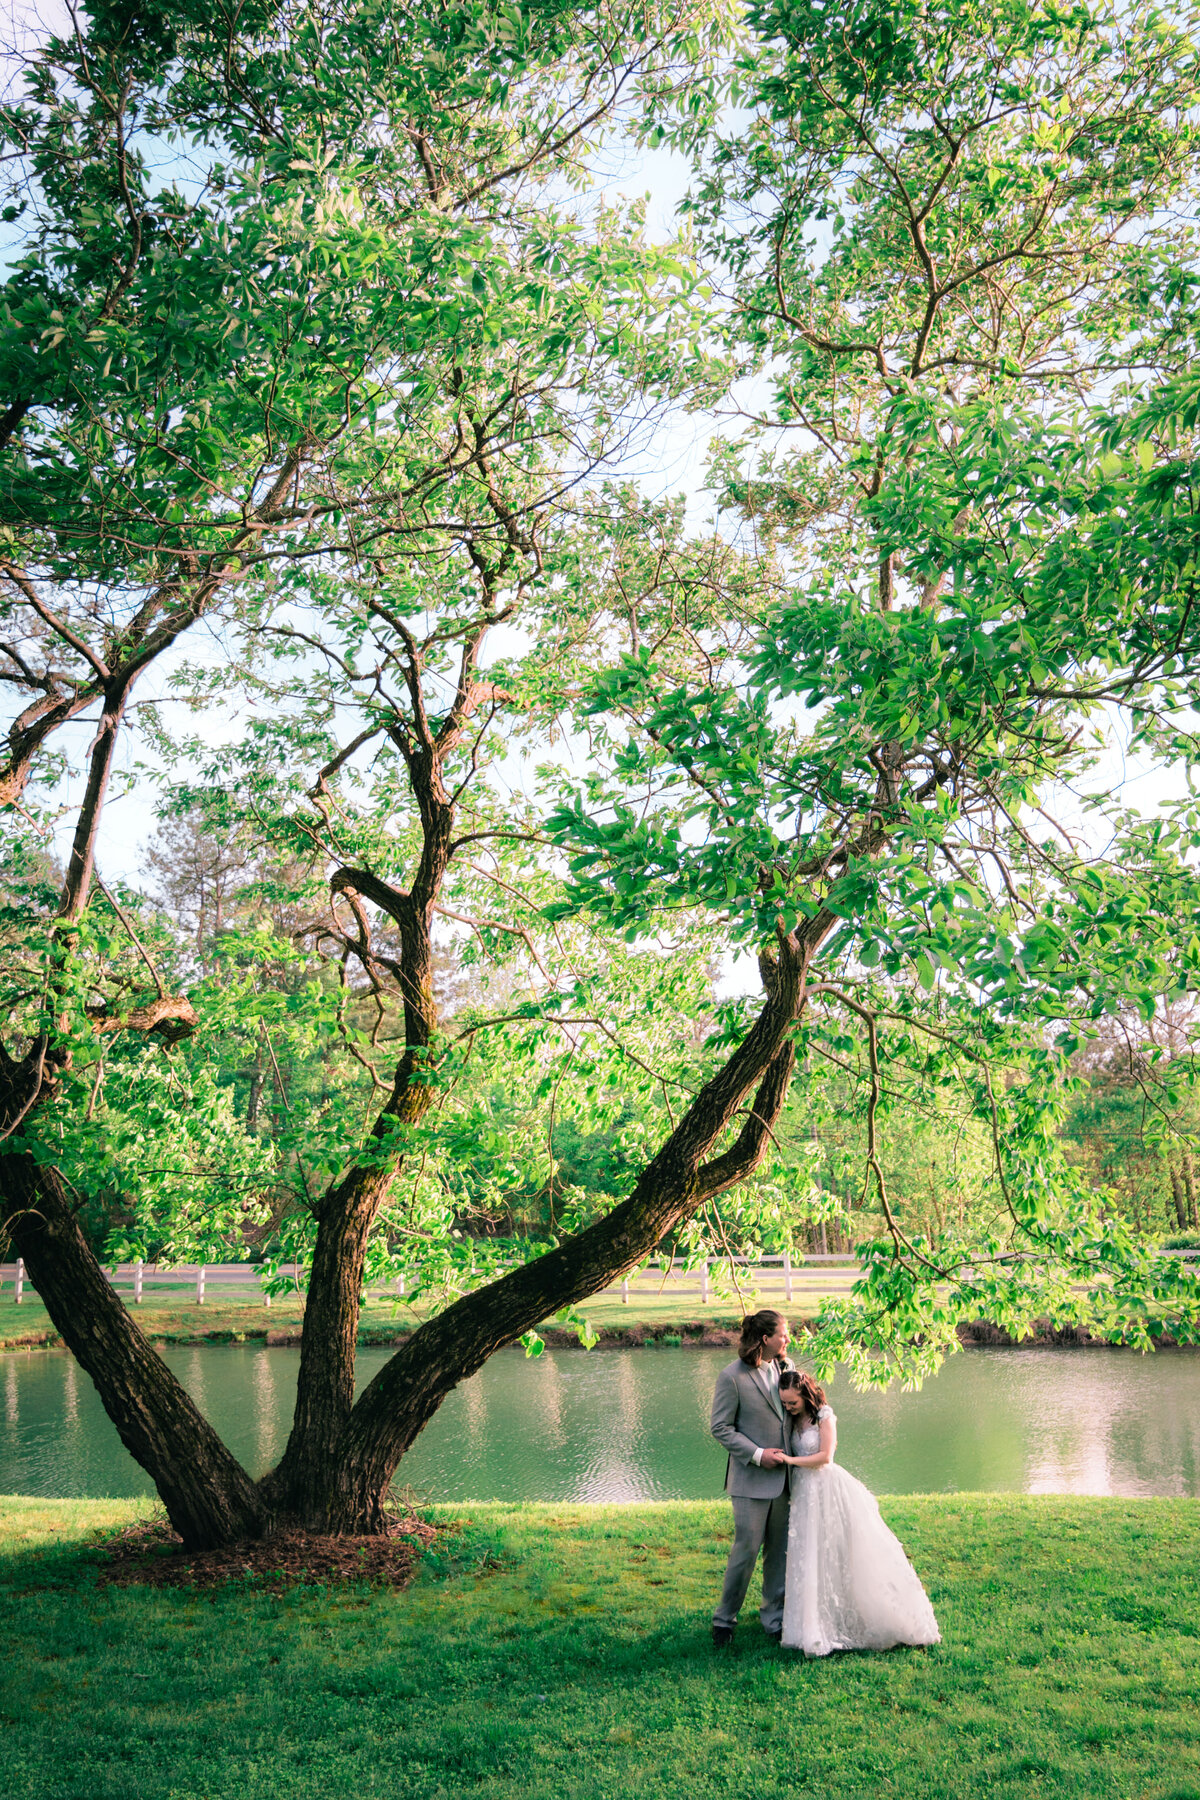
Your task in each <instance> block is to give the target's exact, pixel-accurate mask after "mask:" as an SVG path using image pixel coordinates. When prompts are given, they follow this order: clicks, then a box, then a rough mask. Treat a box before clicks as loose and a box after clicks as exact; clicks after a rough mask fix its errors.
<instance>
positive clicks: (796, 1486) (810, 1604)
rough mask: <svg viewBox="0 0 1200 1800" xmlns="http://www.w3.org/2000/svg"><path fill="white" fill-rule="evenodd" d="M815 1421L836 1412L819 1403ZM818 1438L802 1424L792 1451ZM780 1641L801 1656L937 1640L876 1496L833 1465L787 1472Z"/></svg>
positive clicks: (803, 1450)
mask: <svg viewBox="0 0 1200 1800" xmlns="http://www.w3.org/2000/svg"><path fill="white" fill-rule="evenodd" d="M819 1417H820V1418H822V1419H825V1418H828V1419H830V1420H832V1419H833V1413H832V1412H831V1411H830V1409H829V1407H827V1406H823V1407H822V1408H821V1411H820V1414H819ZM835 1422H836V1421H835ZM820 1436H821V1434H820V1428H819V1426H818V1425H806V1426H805V1427H804V1430H803V1431H802V1432H801V1433H800V1434H799V1436H798V1437H797V1438H796V1440H795V1442H794V1443H793V1446H792V1448H793V1453H794V1454H795V1455H796V1456H813V1455H815V1453H816V1452H817V1451H818V1450H819V1449H820V1447H821V1444H820ZM782 1642H783V1643H784V1644H785V1645H787V1646H790V1647H791V1648H792V1649H794V1650H803V1652H804V1654H805V1655H806V1656H828V1655H829V1653H830V1651H831V1650H890V1649H892V1647H893V1646H894V1645H896V1644H937V1643H940V1642H941V1633H940V1632H939V1630H938V1626H937V1620H936V1619H935V1618H934V1616H933V1608H932V1606H930V1604H929V1600H928V1598H927V1596H926V1593H925V1590H924V1588H923V1587H922V1586H921V1583H920V1581H919V1580H918V1578H917V1573H916V1570H915V1569H914V1568H913V1566H912V1564H911V1563H910V1562H909V1560H908V1558H907V1556H905V1554H904V1550H903V1547H902V1546H901V1544H900V1541H899V1539H898V1538H896V1537H894V1536H893V1534H892V1533H891V1532H890V1531H889V1530H888V1528H887V1526H886V1525H885V1524H884V1522H883V1519H882V1518H881V1517H880V1513H879V1507H878V1505H877V1503H876V1500H875V1496H874V1495H873V1494H872V1493H871V1492H870V1491H869V1490H868V1489H867V1488H865V1487H864V1486H863V1484H862V1482H861V1481H856V1480H855V1478H854V1476H853V1475H850V1474H848V1473H847V1472H846V1470H845V1469H840V1468H839V1467H838V1465H837V1463H836V1462H830V1463H825V1464H824V1465H823V1466H821V1467H818V1468H815V1469H793V1470H792V1503H791V1523H790V1525H789V1528H788V1547H787V1586H786V1588H785V1590H784V1600H783V1638H782Z"/></svg>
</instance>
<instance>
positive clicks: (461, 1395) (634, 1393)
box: [0, 1345, 1200, 1501]
mask: <svg viewBox="0 0 1200 1800" xmlns="http://www.w3.org/2000/svg"><path fill="white" fill-rule="evenodd" d="M388 1354H389V1352H388V1351H386V1350H370V1351H364V1352H363V1353H362V1355H361V1356H360V1359H359V1370H358V1374H359V1381H360V1384H361V1383H363V1382H365V1381H368V1380H369V1379H370V1378H371V1377H372V1376H373V1375H374V1374H375V1372H376V1370H377V1369H378V1368H379V1367H380V1366H381V1364H382V1363H383V1362H384V1361H385V1360H386V1358H387V1356H388ZM728 1355H729V1353H728V1351H722V1350H686V1351H685V1350H670V1349H661V1350H596V1351H593V1352H592V1353H591V1354H585V1353H584V1352H582V1351H578V1350H561V1351H553V1350H548V1351H547V1352H546V1353H545V1354H544V1355H543V1356H541V1357H539V1358H537V1359H535V1360H527V1359H526V1358H525V1357H524V1356H523V1355H522V1354H521V1352H520V1351H505V1352H503V1353H502V1354H501V1355H499V1356H497V1357H493V1359H492V1361H491V1362H490V1363H488V1364H487V1365H486V1367H485V1368H484V1369H482V1370H481V1371H480V1373H479V1374H478V1375H476V1376H475V1377H474V1378H473V1379H472V1380H471V1381H468V1382H465V1383H464V1384H463V1386H462V1387H461V1388H460V1389H459V1390H458V1391H457V1392H456V1393H454V1394H452V1395H451V1396H450V1398H449V1400H448V1401H447V1402H446V1404H445V1405H444V1406H443V1407H442V1409H441V1411H440V1412H439V1413H438V1414H437V1416H436V1417H435V1418H434V1419H433V1421H432V1422H431V1423H430V1424H429V1425H428V1426H427V1427H426V1429H425V1431H424V1432H423V1433H422V1435H421V1437H420V1438H419V1439H418V1441H417V1443H416V1445H415V1446H414V1448H413V1450H412V1451H411V1453H410V1454H409V1456H408V1457H406V1458H405V1461H404V1463H403V1464H402V1466H401V1470H400V1478H401V1480H402V1481H403V1482H405V1483H406V1484H408V1485H409V1486H410V1487H411V1488H413V1489H414V1490H415V1491H416V1492H417V1493H419V1494H421V1495H422V1496H425V1497H428V1498H430V1499H439V1500H462V1499H500V1500H517V1499H536V1500H585V1501H592V1500H641V1499H670V1498H685V1499H691V1498H703V1497H707V1496H711V1495H715V1494H718V1493H719V1492H720V1490H721V1483H722V1479H723V1475H724V1467H725V1459H724V1456H723V1454H722V1452H721V1451H720V1450H719V1449H718V1448H717V1446H716V1445H715V1444H714V1443H713V1441H712V1439H711V1438H710V1437H709V1435H708V1408H709V1402H710V1399H711V1395H712V1388H713V1383H714V1381H715V1380H716V1376H717V1372H718V1370H719V1369H720V1368H721V1367H722V1365H723V1364H724V1363H725V1362H726V1361H727V1360H728ZM165 1357H166V1360H167V1362H168V1363H169V1364H170V1365H171V1367H172V1368H173V1369H174V1370H175V1373H176V1374H177V1375H178V1376H179V1377H180V1379H181V1380H182V1381H183V1382H184V1383H185V1385H186V1386H187V1387H188V1389H189V1391H190V1392H191V1393H192V1394H193V1395H194V1396H195V1397H196V1399H197V1401H198V1403H199V1404H200V1405H201V1406H202V1407H203V1409H204V1410H205V1412H206V1413H207V1414H208V1416H209V1418H210V1419H211V1420H212V1422H213V1424H214V1425H215V1427H216V1429H217V1430H218V1431H219V1432H220V1433H221V1435H222V1436H223V1437H224V1439H225V1440H226V1442H227V1443H228V1444H229V1445H230V1447H231V1448H232V1449H233V1451H234V1452H235V1454H236V1455H237V1456H239V1457H240V1458H241V1459H242V1460H243V1461H244V1462H245V1463H246V1464H247V1466H248V1467H250V1468H251V1469H253V1470H254V1471H255V1472H261V1471H262V1470H264V1469H266V1468H268V1467H270V1465H271V1463H272V1462H274V1461H275V1460H276V1459H277V1457H278V1456H279V1454H280V1452H281V1450H282V1448H283V1445H284V1443H285V1441H286V1438H287V1432H288V1428H289V1425H290V1422H291V1420H290V1415H291V1406H292V1398H293V1395H294V1392H295V1384H296V1367H297V1363H298V1352H297V1351H295V1350H289V1349H271V1350H267V1349H259V1348H256V1347H251V1346H249V1345H222V1346H204V1347H199V1346H190V1347H185V1348H178V1349H168V1350H167V1351H166V1352H165ZM0 1362H2V1364H3V1391H4V1413H5V1424H4V1427H3V1429H2V1430H0V1492H7V1493H25V1494H43V1495H75V1494H114V1495H118V1494H137V1493H145V1492H148V1491H149V1484H148V1483H147V1482H146V1480H145V1478H144V1477H143V1475H142V1473H141V1471H140V1470H139V1469H138V1468H137V1466H136V1465H135V1464H134V1463H133V1461H132V1460H131V1459H130V1458H129V1457H128V1456H127V1454H126V1453H125V1451H124V1450H123V1449H122V1447H121V1444H120V1442H119V1440H118V1438H117V1435H116V1433H115V1431H114V1430H113V1428H112V1426H111V1425H110V1424H109V1422H108V1420H107V1419H106V1418H105V1416H104V1413H103V1410H102V1408H101V1407H100V1403H99V1401H98V1399H97V1397H96V1394H95V1391H94V1390H93V1388H92V1385H91V1383H90V1381H89V1380H88V1379H87V1377H86V1376H84V1375H83V1374H82V1373H81V1372H80V1371H79V1370H78V1368H77V1367H76V1365H75V1363H74V1362H73V1360H72V1359H71V1357H70V1356H68V1355H67V1354H66V1352H65V1351H34V1352H10V1353H6V1354H5V1355H3V1356H2V1357H0ZM830 1399H831V1401H832V1403H833V1405H834V1408H835V1410H836V1411H837V1414H838V1418H839V1451H838V1455H839V1459H840V1460H841V1461H842V1462H844V1463H845V1465H846V1467H847V1468H849V1469H851V1470H853V1472H854V1473H855V1474H856V1475H859V1476H861V1478H862V1479H863V1480H864V1481H865V1482H867V1484H868V1486H870V1487H871V1488H873V1489H874V1490H875V1491H876V1492H877V1493H914V1492H916V1493H921V1492H928V1491H938V1490H940V1491H943V1492H949V1491H954V1490H963V1489H983V1490H992V1491H1008V1492H1012V1491H1024V1492H1026V1493H1060V1494H1061V1493H1075V1494H1129V1495H1137V1494H1181V1495H1188V1494H1190V1495H1200V1355H1197V1354H1195V1353H1188V1352H1175V1353H1172V1352H1166V1353H1160V1354H1158V1355H1156V1356H1148V1357H1141V1356H1137V1355H1134V1354H1132V1353H1129V1352H1124V1351H1115V1350H971V1351H967V1352H965V1353H964V1354H963V1355H961V1356H956V1357H954V1358H952V1359H951V1361H950V1362H949V1363H948V1364H947V1365H946V1366H945V1368H944V1369H943V1370H942V1372H941V1374H940V1375H938V1376H937V1378H936V1379H935V1380H933V1381H931V1382H928V1383H927V1384H926V1386H925V1388H924V1389H923V1390H922V1391H921V1393H919V1394H904V1393H902V1392H900V1391H899V1390H898V1389H893V1390H891V1391H889V1392H888V1393H885V1394H856V1393H855V1392H854V1391H853V1390H852V1389H851V1388H850V1386H849V1383H848V1382H846V1381H839V1382H836V1383H835V1384H834V1385H833V1387H832V1388H831V1391H830Z"/></svg>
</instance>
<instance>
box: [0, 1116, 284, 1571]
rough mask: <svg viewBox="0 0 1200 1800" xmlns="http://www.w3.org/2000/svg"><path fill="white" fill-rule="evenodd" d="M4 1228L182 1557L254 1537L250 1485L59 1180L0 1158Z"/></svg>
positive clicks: (19, 1158)
mask: <svg viewBox="0 0 1200 1800" xmlns="http://www.w3.org/2000/svg"><path fill="white" fill-rule="evenodd" d="M0 1195H2V1196H3V1215H4V1224H5V1228H6V1229H7V1231H8V1233H9V1235H10V1237H11V1239H12V1242H13V1246H14V1248H15V1250H16V1252H17V1254H18V1255H19V1256H20V1257H22V1258H23V1260H24V1262H25V1266H26V1268H27V1269H28V1271H29V1278H30V1280H31V1281H32V1282H33V1285H34V1286H35V1287H36V1289H37V1291H38V1293H39V1295H40V1296H41V1299H42V1301H43V1303H44V1305H45V1308H46V1311H47V1312H48V1313H49V1314H50V1317H51V1319H52V1320H53V1322H54V1327H55V1330H56V1331H58V1333H59V1334H60V1336H61V1337H62V1339H63V1342H64V1343H65V1344H66V1345H67V1348H68V1349H69V1350H71V1351H72V1352H73V1354H74V1356H75V1358H76V1360H77V1361H78V1362H79V1363H80V1364H81V1365H82V1367H83V1368H84V1369H86V1371H87V1373H88V1374H89V1375H90V1376H91V1378H92V1381H93V1382H94V1384H95V1387H96V1392H97V1393H98V1394H99V1396H100V1399H101V1402H102V1404H103V1406H104V1410H105V1412H106V1413H107V1414H108V1416H109V1418H110V1419H111V1420H112V1422H113V1424H114V1425H115V1426H116V1428H117V1431H118V1432H119V1434H120V1437H121V1442H122V1443H123V1444H124V1445H125V1448H126V1449H127V1450H128V1451H129V1453H130V1455H131V1456H133V1457H134V1458H135V1459H136V1461H137V1462H139V1463H140V1464H141V1466H142V1468H143V1469H145V1471H146V1473H147V1474H148V1475H149V1476H150V1479H151V1480H152V1481H153V1482H154V1485H155V1486H156V1487H157V1489H158V1491H159V1493H160V1495H161V1496H162V1499H163V1503H164V1505H165V1506H166V1509H167V1516H168V1517H169V1519H170V1521H171V1523H172V1525H173V1526H174V1527H175V1529H176V1531H177V1532H178V1533H179V1535H180V1537H181V1538H182V1539H183V1541H184V1543H185V1544H186V1545H187V1547H188V1548H189V1549H190V1550H203V1549H207V1548H209V1547H210V1546H212V1545H215V1544H222V1543H226V1542H228V1540H229V1539H231V1538H238V1537H257V1536H259V1535H261V1533H262V1531H263V1530H264V1529H265V1526H266V1524H267V1517H266V1513H265V1510H264V1507H263V1502H262V1499H261V1497H260V1495H259V1494H258V1492H257V1490H256V1488H255V1484H254V1482H253V1481H252V1480H251V1478H250V1476H249V1475H248V1474H247V1473H246V1471H245V1469H243V1468H242V1465H241V1464H240V1463H239V1462H238V1461H237V1459H236V1458H235V1457H233V1456H231V1455H230V1453H229V1451H228V1450H227V1449H226V1448H225V1446H224V1444H223V1443H222V1442H221V1440H220V1438H219V1437H218V1436H217V1434H216V1432H215V1431H214V1430H213V1428H212V1426H211V1425H210V1424H209V1423H208V1420H207V1419H206V1418H205V1417H204V1415H203V1414H202V1413H201V1412H200V1411H199V1409H198V1408H197V1407H196V1405H195V1403H194V1401H193V1400H192V1399H191V1397H190V1395H189V1394H188V1393H187V1390H186V1389H185V1388H183V1387H182V1386H181V1385H180V1383H179V1382H178V1381H177V1380H176V1379H175V1377H174V1375H172V1373H171V1371H170V1369H168V1368H167V1365H166V1364H165V1363H164V1362H163V1360H162V1358H161V1357H160V1356H159V1355H158V1354H157V1353H156V1352H155V1351H154V1350H153V1349H152V1348H151V1347H150V1345H149V1344H148V1343H147V1341H146V1339H145V1338H144V1337H143V1335H142V1333H141V1332H140V1331H139V1329H138V1327H137V1325H136V1324H135V1323H134V1321H133V1319H132V1318H131V1316H130V1314H129V1312H128V1311H127V1310H126V1308H125V1307H124V1306H123V1305H122V1303H121V1301H120V1299H119V1298H118V1296H117V1295H116V1293H115V1292H114V1291H113V1288H112V1286H111V1285H110V1283H109V1282H108V1280H107V1278H106V1277H105V1274H104V1271H103V1269H102V1268H101V1267H100V1265H99V1263H98V1262H97V1261H96V1258H95V1256H94V1255H93V1254H92V1251H91V1249H90V1247H89V1245H88V1243H87V1240H86V1238H85V1237H84V1235H83V1233H82V1232H81V1231H80V1229H79V1226H78V1225H77V1224H76V1222H75V1218H74V1215H73V1214H72V1211H71V1208H70V1206H69V1204H68V1202H67V1199H66V1195H65V1194H64V1192H63V1188H62V1184H61V1182H60V1180H59V1177H58V1174H57V1172H56V1171H55V1170H54V1169H52V1168H44V1167H39V1165H38V1164H37V1163H36V1162H35V1161H34V1159H33V1158H32V1157H31V1156H29V1155H27V1154H25V1153H23V1152H21V1151H13V1150H9V1151H6V1152H5V1153H4V1154H2V1155H0Z"/></svg>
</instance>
